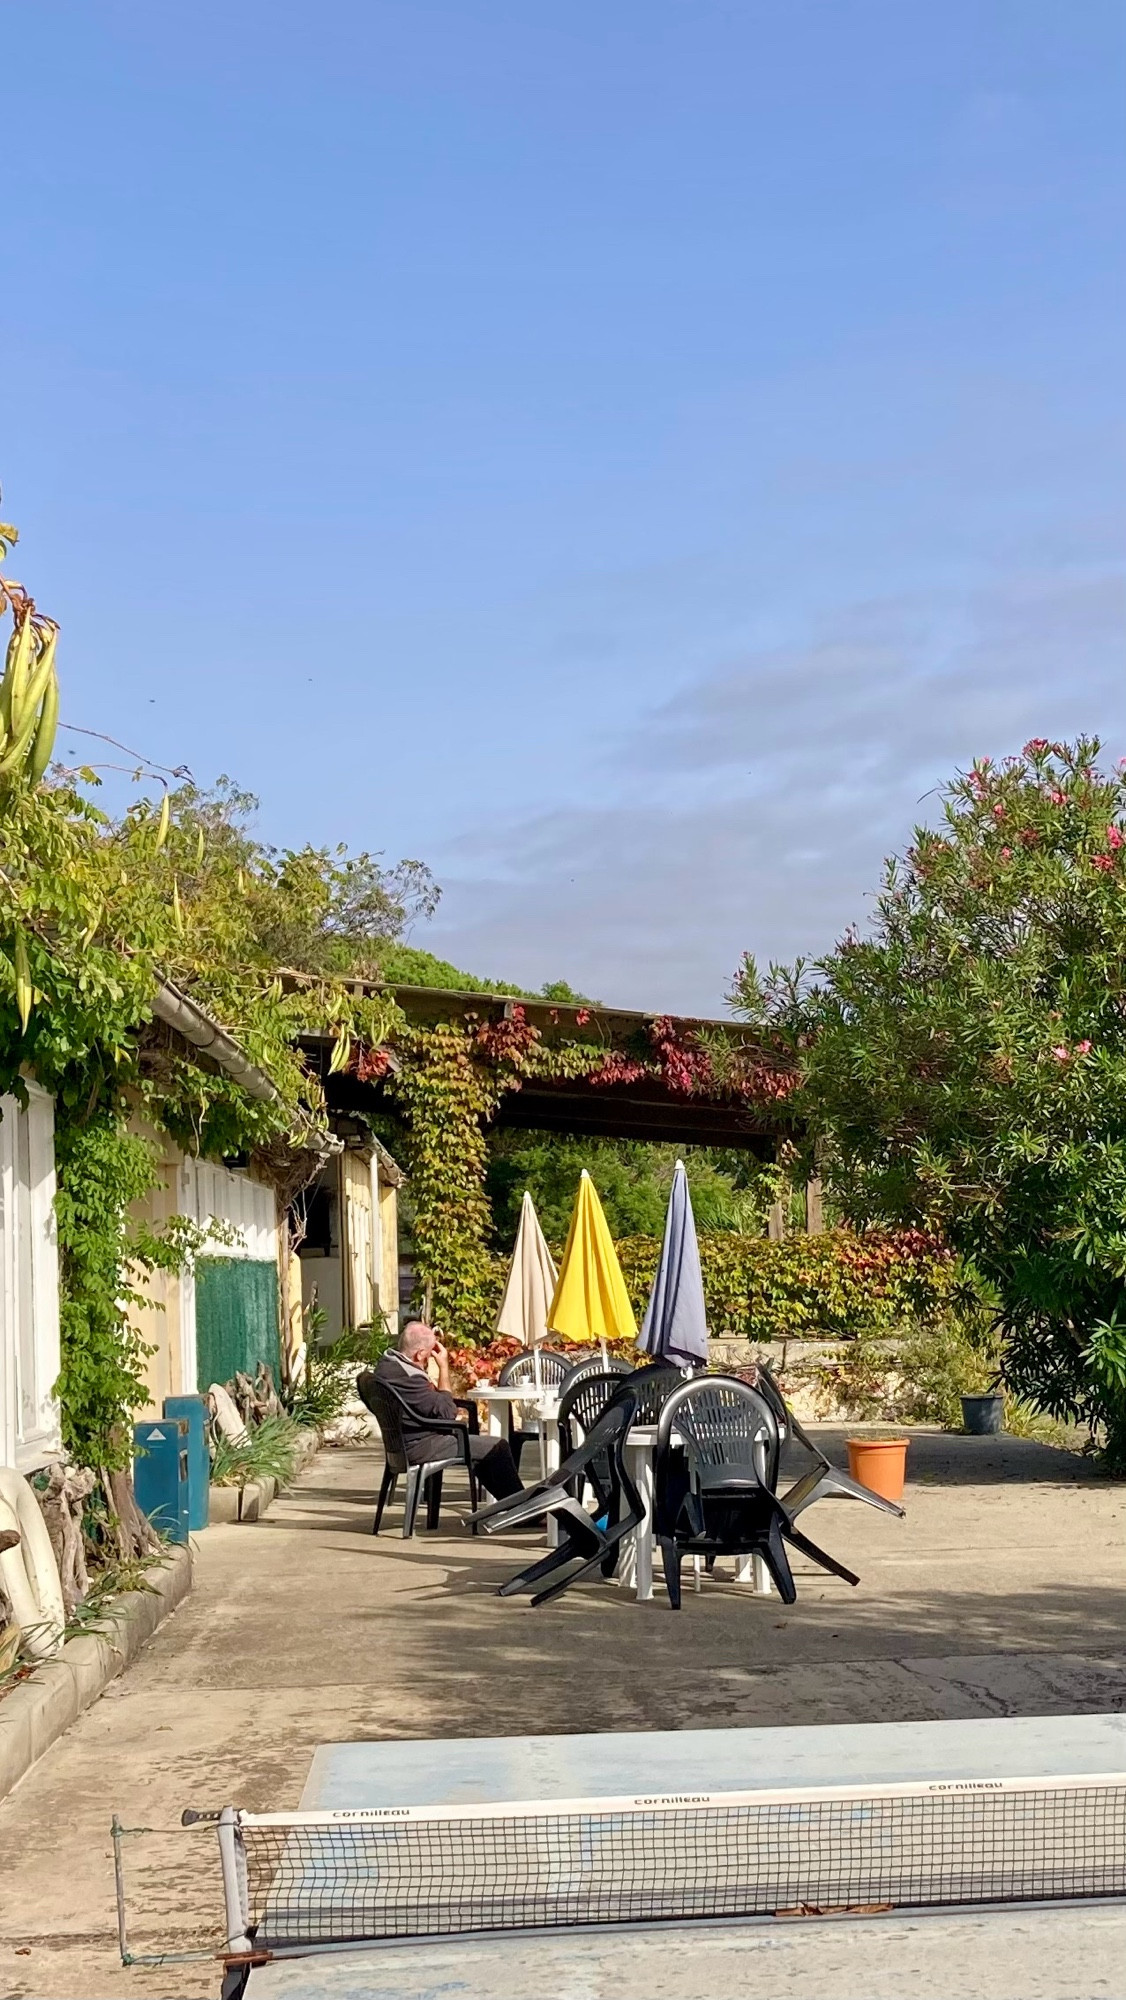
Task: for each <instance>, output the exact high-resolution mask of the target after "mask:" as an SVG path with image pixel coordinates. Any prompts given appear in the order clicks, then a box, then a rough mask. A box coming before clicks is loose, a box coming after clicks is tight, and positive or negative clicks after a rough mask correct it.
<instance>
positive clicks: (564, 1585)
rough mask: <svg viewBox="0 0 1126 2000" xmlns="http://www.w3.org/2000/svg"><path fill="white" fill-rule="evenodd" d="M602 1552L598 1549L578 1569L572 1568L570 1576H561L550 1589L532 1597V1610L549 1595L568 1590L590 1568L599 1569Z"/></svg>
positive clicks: (587, 1574)
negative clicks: (595, 1553)
mask: <svg viewBox="0 0 1126 2000" xmlns="http://www.w3.org/2000/svg"><path fill="white" fill-rule="evenodd" d="M571 1553H572V1555H574V1553H575V1551H574V1550H573V1549H572V1551H571ZM604 1553H605V1551H604V1550H602V1549H599V1551H598V1553H597V1555H593V1556H588V1557H587V1560H586V1562H584V1563H580V1564H579V1567H578V1569H573V1570H572V1571H571V1574H570V1576H561V1577H560V1579H559V1581H558V1583H553V1584H552V1586H551V1588H550V1590H541V1591H540V1593H539V1595H538V1597H533V1599H532V1608H533V1610H534V1609H535V1607H536V1605H537V1604H546V1603H547V1601H548V1598H549V1597H558V1596H559V1593H560V1591H562V1590H569V1589H570V1587H571V1585H572V1584H573V1583H578V1581H579V1579H580V1577H584V1576H589V1575H590V1574H591V1571H592V1570H596V1569H599V1568H600V1567H601V1564H602V1557H603V1555H604Z"/></svg>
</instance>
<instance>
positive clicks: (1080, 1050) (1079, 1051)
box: [1075, 1042, 1091, 1056]
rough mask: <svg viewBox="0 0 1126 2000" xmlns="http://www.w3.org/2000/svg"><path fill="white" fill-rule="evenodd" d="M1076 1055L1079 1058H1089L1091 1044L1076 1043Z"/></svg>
mask: <svg viewBox="0 0 1126 2000" xmlns="http://www.w3.org/2000/svg"><path fill="white" fill-rule="evenodd" d="M1075 1053H1076V1055H1077V1056H1089V1055H1090V1053H1091V1044H1090V1042H1076V1044H1075Z"/></svg>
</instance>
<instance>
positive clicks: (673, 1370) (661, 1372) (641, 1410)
mask: <svg viewBox="0 0 1126 2000" xmlns="http://www.w3.org/2000/svg"><path fill="white" fill-rule="evenodd" d="M684 1379H685V1376H684V1370H683V1369H682V1368H677V1367H676V1366H675V1364H674V1363H673V1362H671V1361H647V1362H646V1364H645V1366H644V1367H643V1368H635V1369H634V1370H633V1371H632V1373H631V1374H629V1375H627V1377H626V1380H627V1382H628V1383H629V1386H630V1388H631V1389H632V1390H633V1392H634V1395H635V1396H636V1397H637V1416H636V1418H635V1422H636V1423H639V1424H655V1423H658V1422H659V1420H660V1415H661V1411H662V1410H663V1409H664V1406H665V1402H666V1400H667V1398H668V1397H669V1396H671V1395H672V1392H673V1390H674V1389H679V1387H680V1385H681V1383H682V1382H683V1381H684Z"/></svg>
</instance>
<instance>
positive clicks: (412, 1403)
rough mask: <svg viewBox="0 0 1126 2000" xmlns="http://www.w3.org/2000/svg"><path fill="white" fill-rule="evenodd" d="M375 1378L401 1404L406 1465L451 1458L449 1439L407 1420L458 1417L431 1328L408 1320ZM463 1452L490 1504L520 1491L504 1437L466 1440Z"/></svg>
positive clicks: (443, 1357)
mask: <svg viewBox="0 0 1126 2000" xmlns="http://www.w3.org/2000/svg"><path fill="white" fill-rule="evenodd" d="M431 1355H433V1357H434V1359H435V1361H436V1362H437V1364H438V1386H437V1388H435V1387H434V1386H433V1384H432V1383H431V1380H430V1377H429V1376H428V1374H427V1373H426V1363H427V1362H428V1361H429V1359H430V1357H431ZM375 1379H376V1381H377V1382H384V1383H386V1385H387V1387H388V1388H389V1389H394V1390H395V1393H396V1394H397V1395H398V1396H399V1398H400V1399H401V1401H402V1403H403V1405H404V1409H403V1419H402V1423H403V1444H404V1447H405V1449H406V1454H407V1462H408V1464H410V1465H422V1464H424V1463H426V1462H427V1461H429V1460H431V1459H435V1458H456V1456H457V1446H456V1444H455V1442H454V1440H453V1438H452V1437H443V1436H442V1435H441V1434H440V1432H438V1431H428V1430H423V1429H422V1428H421V1426H420V1427H418V1428H415V1427H414V1426H413V1425H412V1422H411V1418H412V1416H415V1417H437V1418H440V1419H442V1421H443V1422H453V1421H456V1420H457V1419H458V1418H461V1417H462V1416H463V1414H464V1413H463V1412H462V1411H460V1410H459V1409H458V1406H457V1404H456V1403H455V1402H454V1399H453V1397H452V1395H451V1394H450V1361H449V1356H448V1354H447V1353H446V1350H445V1348H444V1347H443V1345H442V1343H441V1341H440V1340H439V1338H438V1335H437V1334H436V1333H435V1331H434V1329H433V1327H432V1326H427V1325H426V1324H425V1322H424V1321H423V1320H420V1319H412V1320H408V1322H407V1324H406V1326H405V1327H404V1328H403V1330H402V1332H401V1334H400V1335H399V1340H398V1345H397V1346H396V1347H395V1348H392V1349H389V1350H388V1352H387V1353H386V1354H384V1355H383V1356H382V1357H381V1359H380V1361H379V1363H378V1365H377V1367H376V1370H375ZM469 1452H470V1456H471V1458H472V1460H473V1470H474V1472H475V1473H476V1475H477V1478H478V1479H479V1480H480V1482H481V1485H482V1486H483V1487H484V1488H485V1491H486V1493H491V1494H492V1496H493V1499H494V1500H504V1499H506V1498H507V1497H508V1495H509V1494H510V1493H522V1492H523V1490H524V1482H523V1480H522V1479H521V1477H520V1474H519V1473H518V1472H517V1470H516V1463H515V1460H514V1459H513V1456H512V1453H511V1451H510V1450H509V1447H508V1440H507V1439H506V1438H496V1437H471V1438H470V1440H469Z"/></svg>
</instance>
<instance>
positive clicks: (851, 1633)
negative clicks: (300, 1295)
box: [0, 1432, 1126, 2000]
mask: <svg viewBox="0 0 1126 2000" xmlns="http://www.w3.org/2000/svg"><path fill="white" fill-rule="evenodd" d="M823 1435H824V1436H825V1437H826V1439H827V1442H828V1445H829V1448H830V1449H831V1450H833V1451H834V1454H839V1455H840V1456H841V1457H842V1459H843V1433H833V1432H827V1433H824V1434H823ZM377 1480H378V1462H377V1457H376V1454H375V1453H374V1451H371V1450H367V1449H364V1450H355V1451H340V1452H324V1453H322V1454H321V1455H320V1456H319V1458H318V1459H317V1460H316V1461H315V1462H314V1463H313V1464H312V1465H311V1466H310V1467H309V1468H307V1470H306V1471H305V1473H304V1474H303V1475H302V1477H301V1482H300V1484H299V1485H298V1486H297V1487H296V1488H295V1489H294V1490H293V1491H292V1492H291V1493H290V1494H289V1495H288V1496H286V1497H285V1498H284V1499H283V1500H281V1501H279V1502H277V1503H276V1504H275V1507H274V1509H273V1511H272V1512H271V1513H270V1514H269V1515H268V1516H267V1517H266V1518H265V1519H264V1520H263V1521H260V1522H258V1523H255V1524H254V1525H252V1526H242V1527H235V1526H224V1527H218V1528H214V1529H211V1530H209V1531H208V1532H207V1534H206V1535H204V1536H202V1537H201V1538H200V1543H199V1556H198V1565H197V1581H196V1589H195V1591H194V1593H193V1596H192V1597H191V1598H190V1599H189V1600H188V1602H187V1603H186V1604H185V1605H184V1606H183V1607H182V1608H181V1609H180V1610H179V1611H178V1612H177V1613H176V1614H175V1616H174V1617H173V1618H172V1619H170V1620H169V1622H168V1623H167V1624H166V1625H165V1626H164V1627H163V1628H162V1630H161V1631H160V1632H159V1633H158V1634H157V1636H156V1638H155V1640H154V1641H153V1643H152V1645H151V1646H150V1647H149V1648H148V1649H147V1651H146V1652H145V1653H144V1654H143V1655H142V1657H141V1658H140V1659H139V1660H137V1661H136V1662H135V1664H134V1665H133V1666H132V1667H131V1668H130V1669H129V1671H128V1672H127V1673H126V1674H125V1675H124V1676H123V1678H122V1679H121V1680H120V1681H118V1682H116V1683H115V1684H114V1686H113V1687H112V1688H111V1689H110V1690H109V1692H108V1693H107V1694H106V1695H105V1696H104V1697H103V1699H102V1700H101V1701H100V1702H99V1703H98V1704H97V1705H96V1706H95V1707H94V1708H93V1709H91V1710H90V1711H89V1712H88V1713H87V1714H86V1715H85V1716H83V1717H82V1718H81V1720H80V1721H79V1722H78V1723H77V1724H76V1725H75V1727H74V1728H73V1729H72V1730H71V1731H70V1733H69V1734H68V1735H67V1736H66V1737H65V1738H64V1739H63V1740H62V1741H61V1742H60V1743H58V1744H57V1745H56V1746H55V1747H54V1749H53V1750H51V1751H50V1752H49V1753H48V1754H47V1756H46V1757H45V1758H43V1760H42V1761H41V1763H40V1764H39V1765H38V1766H36V1768H35V1769H34V1770H33V1771H32V1772H31V1773H30V1774H29V1776H28V1777H27V1778H26V1779H25V1780H24V1781H23V1783H22V1784H21V1785H20V1786H19V1788H18V1789H17V1790H16V1792H14V1793H13V1794H12V1796H11V1797H10V1798H9V1799H8V1800H7V1801H5V1802H4V1803H3V1805H0V1882H2V1883H3V1895H2V1897H0V1994H3V1995H8V1996H12V2000H15V1996H31V1995H35V1996H42V2000H54V1996H68V2000H77V1996H80V1995H81V1996H93V2000H109V1996H116V1995H132V1994H137V1995H152V1996H157V1995H159V1996H172V1995H185V1996H194V1995H205V1994H214V1993H215V1992H216V1991H217V1982H216V1979H215V1974H214V1969H213V1968H211V1967H207V1966H203V1967H200V1966H192V1965H186V1966H183V1967H172V1966H167V1967H165V1968H163V1969H159V1970H156V1969H151V1968H142V1967H135V1968H131V1969H129V1970H127V1971H126V1970H123V1969H122V1968H121V1967H120V1966H119V1964H118V1962H117V1957H116V1949H115V1940H114V1924H113V1884H112V1870H111V1863H110V1843H109V1838H108V1832H109V1819H110V1814H111V1813H112V1812H113V1811H115V1810H116V1811H117V1812H118V1813H119V1814H120V1815H121V1817H122V1819H123V1820H124V1821H125V1823H126V1824H127V1825H130V1826H142V1827H148V1828H151V1829H153V1831H152V1832H151V1833H150V1834H147V1835H143V1836H142V1835H138V1836H136V1837H135V1838H134V1839H133V1840H131V1842H130V1844H129V1845H130V1877H131V1879H130V1904H131V1909H132V1911H133V1924H132V1928H133V1943H134V1949H136V1950H145V1951H152V1950H156V1949H160V1948H165V1949H173V1950H176V1949H185V1948H187V1947H189V1946H190V1945H192V1944H194V1943H196V1942H198V1941H199V1940H200V1938H201V1936H206V1934H207V1933H208V1932H209V1931H212V1932H213V1931H214V1929H215V1928H216V1924H217V1918H218V1903H217V1900H216V1881H215V1870H214V1863H213V1846H214V1835H213V1833H211V1832H208V1831H205V1832H203V1833H196V1834H184V1833H182V1832H180V1831H178V1821H179V1815H180V1811H181V1808H182V1807H183V1806H185V1805H196V1806H216V1805H221V1804H224V1803H227V1802H229V1801H234V1802H235V1803H237V1804H241V1805H246V1806H248V1807H252V1808H257V1809H259V1810H266V1809H269V1808H285V1807H290V1806H293V1805H295V1804H296V1801H297V1799H298V1796H299V1794H300V1790H301V1786H302V1783H303V1780H304V1777H305V1774H306V1771H307V1769H308V1764H309V1760H310V1757H311V1755H312V1751H313V1749H314V1747H315V1746H316V1744H317V1743H320V1742H325V1741H334V1740H346V1739H355V1738H362V1737H383V1736H441V1735H496V1734H504V1733H523V1732H528V1731H533V1730H543V1731H561V1730H614V1729H645V1728H653V1729H662V1728H663V1729H668V1728H678V1727H680V1728H684V1727H689V1726H692V1727H697V1728H707V1727H709V1726H714V1727H718V1726H721V1725H728V1726H730V1725H740V1724H746V1725H750V1724H760V1725H761V1724H776V1723H811V1722H830V1723H831V1722H842V1723H846V1722H867V1721H895V1720H904V1721H908V1720H925V1719H927V1718H928V1717H930V1718H940V1717H949V1718H956V1717H968V1716H981V1715H986V1716H987V1715H1041V1714H1043V1715H1049V1714H1064V1713H1069V1712H1079V1711H1084V1710H1087V1711H1098V1710H1112V1709H1120V1708H1122V1707H1123V1706H1124V1705H1126V1618H1124V1612H1126V1566H1124V1563H1123V1558H1122V1552H1121V1551H1122V1530H1123V1520H1124V1517H1126V1486H1122V1485H1119V1484H1116V1483H1113V1482H1108V1481H1104V1480H1102V1479H1100V1478H1098V1477H1097V1476H1096V1475H1095V1474H1094V1473H1093V1471H1092V1469H1091V1467H1090V1466H1089V1465H1088V1464H1087V1463H1086V1462H1085V1461H1083V1460H1080V1459H1076V1458H1073V1457H1071V1456H1070V1455H1067V1454H1064V1453H1060V1452H1055V1451H1052V1450H1049V1449H1048V1448H1047V1447H1045V1446H1042V1445H1037V1444H1032V1443H1029V1442H1024V1441H1020V1440H1017V1439H1011V1438H999V1439H969V1438H951V1437H942V1436H939V1435H937V1434H929V1433H916V1434H915V1435H914V1438H913V1442H912V1446H911V1453H910V1484H909V1489H908V1496H907V1498H908V1508H909V1511H908V1517H907V1519H906V1521H904V1522H896V1521H894V1520H890V1519H888V1518H887V1517H885V1516H882V1515H878V1514H877V1513H876V1512H875V1511H874V1510H871V1509H868V1508H861V1507H852V1506H842V1505H836V1506H834V1505H825V1506H822V1507H819V1508H818V1509H816V1511H815V1512H814V1513H812V1514H810V1515H808V1516H807V1517H806V1522H805V1525H806V1526H807V1528H808V1530H809V1531H810V1532H811V1533H812V1534H813V1537H814V1539H815V1540H820V1541H821V1542H823V1543H824V1544H825V1546H826V1547H828V1548H829V1549H830V1550H832V1551H833V1552H834V1553H836V1554H838V1555H840V1556H841V1557H842V1558H843V1559H844V1560H845V1561H847V1562H848V1563H850V1564H851V1565H852V1566H853V1567H854V1568H855V1569H857V1570H858V1571H859V1572H860V1574H861V1578H862V1582H861V1586H860V1588H859V1589H858V1590H855V1591H854V1590H850V1589H849V1587H848V1586H847V1585H845V1584H841V1583H838V1582H836V1581H835V1580H834V1579H831V1578H828V1577H824V1576H822V1575H821V1574H820V1573H819V1572H814V1571H813V1570H811V1569H807V1568H806V1567H805V1566H804V1565H798V1566H797V1567H798V1582H799V1590H800V1593H801V1595H800V1597H799V1601H798V1603H797V1604H796V1605H794V1606H793V1607H792V1608H790V1609H789V1610H786V1609H785V1608H784V1607H783V1606H781V1605H780V1604H779V1602H778V1600H777V1598H770V1599H760V1598H755V1597H753V1596H751V1595H750V1594H749V1593H747V1592H746V1591H745V1590H742V1589H740V1588H739V1587H737V1586H735V1585H734V1584H731V1583H721V1582H715V1583H712V1584H708V1585H706V1586H705V1588H704V1590H703V1592H702V1593H701V1595H700V1596H698V1597H697V1596H695V1595H694V1594H693V1593H692V1592H691V1591H689V1593H688V1595H687V1596H686V1599H685V1608H684V1610H683V1612H682V1613H681V1614H680V1615H679V1616H676V1615H674V1614H673V1613H671V1612H670V1611H669V1609H668V1607H667V1604H666V1603H665V1602H664V1600H663V1598H662V1597H660V1596H658V1597H657V1598H656V1599H655V1600H654V1602H653V1603H652V1604H649V1605H637V1604H635V1603H634V1602H632V1601H631V1600H629V1599H627V1598H626V1597H625V1596H624V1595H623V1594H622V1593H621V1592H619V1591H618V1590H617V1589H616V1588H615V1587H613V1586H608V1585H602V1584H597V1585H592V1586H590V1587H589V1588H586V1589H583V1590H582V1591H578V1592H574V1593H572V1594H571V1595H569V1596H568V1597H565V1598H563V1599H562V1600H561V1601H560V1602H559V1603H557V1604H556V1605H552V1606H547V1607H545V1608H544V1609H542V1610H540V1611H537V1612H533V1611H531V1610H530V1609H529V1608H528V1607H527V1606H526V1605H525V1604H520V1603H517V1602H511V1601H505V1602H502V1601H500V1600H498V1599H497V1598H496V1596H495V1595H494V1594H493V1591H494V1587H495V1585H496V1584H497V1583H498V1582H499V1581H500V1580H501V1579H502V1578H503V1577H504V1576H505V1575H507V1574H510V1573H511V1571H512V1570H513V1569H514V1568H516V1567H518V1566H520V1564H521V1563H522V1562H523V1561H525V1560H527V1557H528V1553H529V1551H530V1549H531V1548H532V1547H534V1544H533V1543H532V1542H531V1540H530V1538H529V1537H527V1536H520V1537H514V1538H513V1539H512V1540H511V1541H510V1542H508V1543H498V1542H497V1541H495V1540H494V1541H478V1542H473V1541H471V1540H470V1538H469V1536H468V1535H467V1534H466V1533H465V1531H464V1530H463V1529H462V1528H461V1526H460V1524H459V1522H458V1520H457V1516H456V1510H455V1509H452V1508H451V1509H449V1510H448V1511H447V1516H446V1520H445V1522H444V1525H443V1531H442V1532H441V1533H440V1534H439V1535H437V1536H429V1535H426V1534H421V1535H419V1536H418V1537H417V1538H416V1539H415V1541H414V1542H413V1543H404V1542H403V1541H402V1540H401V1539H400V1537H399V1536H398V1534H397V1533H392V1534H388V1533H386V1532H385V1533H384V1534H383V1535H381V1536H380V1538H379V1540H378V1541H373V1539H372V1537H371V1535H370V1532H369V1531H370V1525H371V1509H372V1491H373V1487H374V1485H375V1484H377ZM455 1491H456V1488H455ZM397 1520H398V1516H397V1514H396V1516H395V1521H396V1523H397ZM753 1990H754V1989H753V1988H748V1992H750V1991H753ZM765 1990H766V1989H765V1988H764V1991H765ZM959 1990H962V1989H959ZM966 1990H969V1989H966ZM1068 1990H1069V1991H1070V1990H1071V1989H1070V1988H1069V1989H1068ZM1092 1990H1094V1989H1092Z"/></svg>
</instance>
